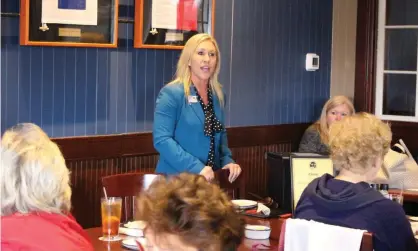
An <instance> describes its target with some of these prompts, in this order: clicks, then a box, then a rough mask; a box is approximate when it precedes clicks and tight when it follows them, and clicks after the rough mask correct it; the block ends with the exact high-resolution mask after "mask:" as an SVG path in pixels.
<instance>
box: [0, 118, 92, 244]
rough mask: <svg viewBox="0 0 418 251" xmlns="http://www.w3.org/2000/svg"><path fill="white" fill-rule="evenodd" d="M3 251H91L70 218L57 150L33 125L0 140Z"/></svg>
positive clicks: (63, 168)
mask: <svg viewBox="0 0 418 251" xmlns="http://www.w3.org/2000/svg"><path fill="white" fill-rule="evenodd" d="M0 170H1V177H0V178H1V180H0V189H1V249H2V250H93V247H92V245H91V243H90V240H89V239H88V236H87V235H86V233H85V232H84V230H83V229H82V228H81V226H80V225H79V224H78V223H77V222H76V221H75V219H74V218H73V217H72V216H71V214H70V210H71V188H70V185H69V182H70V177H69V171H68V169H67V167H66V165H65V160H64V158H63V156H62V154H61V152H60V150H59V149H58V146H57V145H56V144H55V143H53V142H52V141H51V140H50V139H49V138H48V136H47V134H46V133H45V132H44V131H42V129H41V128H39V127H38V126H36V125H34V124H30V123H25V124H19V125H17V126H14V127H12V128H11V129H9V130H7V131H6V132H5V133H4V134H3V136H2V139H1V167H0Z"/></svg>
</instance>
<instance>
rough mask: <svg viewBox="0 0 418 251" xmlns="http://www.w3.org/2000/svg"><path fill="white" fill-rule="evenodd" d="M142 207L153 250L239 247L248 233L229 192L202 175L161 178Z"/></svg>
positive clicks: (146, 194)
mask: <svg viewBox="0 0 418 251" xmlns="http://www.w3.org/2000/svg"><path fill="white" fill-rule="evenodd" d="M138 208H139V210H138V215H137V218H138V220H143V221H145V222H147V227H146V229H145V237H146V239H147V243H148V245H150V246H152V247H153V250H171V251H177V250H178V251H180V250H181V251H196V250H208V251H211V250H213V251H221V250H225V251H226V250H236V249H237V247H238V246H239V244H240V243H241V239H242V237H243V235H244V222H243V221H242V220H241V219H240V218H239V216H238V214H237V213H236V212H235V209H234V207H233V205H232V203H231V201H230V200H229V198H228V196H227V195H226V194H225V193H224V192H223V191H222V190H221V189H220V188H219V187H218V186H216V185H214V184H211V183H209V182H207V181H206V179H205V178H204V176H201V175H195V174H190V173H182V174H180V175H179V176H171V177H169V178H164V177H161V178H159V179H158V180H156V181H154V182H153V184H151V186H150V187H149V189H148V190H147V191H145V192H143V193H142V194H141V196H140V198H139V200H138Z"/></svg>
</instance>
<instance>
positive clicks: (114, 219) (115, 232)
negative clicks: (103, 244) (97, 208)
mask: <svg viewBox="0 0 418 251" xmlns="http://www.w3.org/2000/svg"><path fill="white" fill-rule="evenodd" d="M101 212H102V232H103V236H102V237H101V238H100V240H102V241H117V240H120V239H121V237H120V236H119V224H120V218H121V213H122V198H120V197H108V198H102V199H101Z"/></svg>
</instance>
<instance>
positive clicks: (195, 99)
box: [188, 96, 197, 104]
mask: <svg viewBox="0 0 418 251" xmlns="http://www.w3.org/2000/svg"><path fill="white" fill-rule="evenodd" d="M188 100H189V104H190V103H197V96H189V97H188Z"/></svg>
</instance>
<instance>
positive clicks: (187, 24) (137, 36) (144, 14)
mask: <svg viewBox="0 0 418 251" xmlns="http://www.w3.org/2000/svg"><path fill="white" fill-rule="evenodd" d="M214 24H215V0H137V1H136V3H135V25H134V27H135V28H134V29H135V30H134V47H135V48H153V49H182V48H183V47H184V45H185V44H186V42H187V40H189V38H191V37H192V36H193V35H195V34H197V33H208V34H211V35H213V33H214V26H215V25H214Z"/></svg>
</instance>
